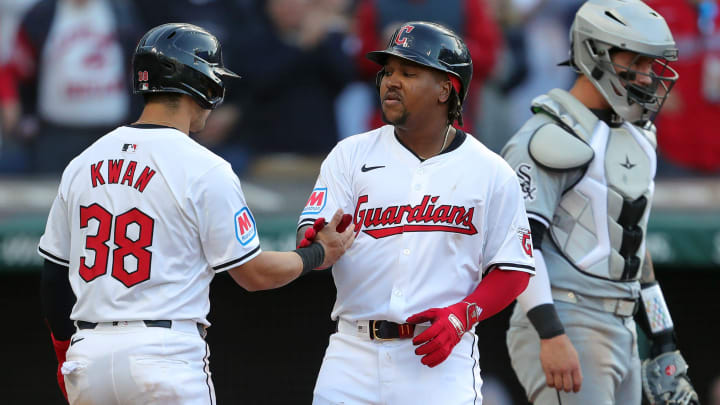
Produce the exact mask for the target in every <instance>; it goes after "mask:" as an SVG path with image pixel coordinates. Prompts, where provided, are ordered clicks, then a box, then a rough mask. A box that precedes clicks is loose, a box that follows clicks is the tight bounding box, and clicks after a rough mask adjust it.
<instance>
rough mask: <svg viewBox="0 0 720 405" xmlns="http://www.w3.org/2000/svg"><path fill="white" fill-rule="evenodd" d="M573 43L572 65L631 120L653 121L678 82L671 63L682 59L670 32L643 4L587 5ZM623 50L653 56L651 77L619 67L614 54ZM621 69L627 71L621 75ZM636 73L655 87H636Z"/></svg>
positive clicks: (610, 0) (603, 1)
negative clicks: (616, 69) (679, 58)
mask: <svg viewBox="0 0 720 405" xmlns="http://www.w3.org/2000/svg"><path fill="white" fill-rule="evenodd" d="M570 42H571V46H570V63H571V64H572V66H573V67H575V69H577V70H578V72H579V73H582V74H584V75H585V76H587V78H588V79H590V81H591V82H592V83H593V85H595V88H597V89H598V91H600V93H602V95H603V97H605V99H606V100H607V101H608V103H610V105H611V106H612V108H613V110H614V111H615V113H617V114H618V115H619V116H621V117H623V118H624V119H626V120H628V121H630V122H638V121H648V120H652V119H653V118H654V117H655V115H656V114H657V113H658V112H659V111H660V108H661V107H662V105H663V103H664V102H665V99H666V98H667V96H668V94H669V93H670V90H671V89H672V87H673V85H674V84H675V81H676V80H677V79H678V74H677V72H675V71H674V70H673V69H672V68H670V66H668V64H667V62H668V61H676V60H677V58H678V49H677V46H676V45H675V40H674V39H673V36H672V33H671V32H670V28H668V26H667V23H666V22H665V19H664V18H663V17H662V16H660V14H658V13H657V12H656V11H654V10H653V9H651V8H650V7H648V6H647V5H646V4H645V3H643V2H642V1H640V0H589V1H587V2H586V3H585V4H583V5H582V7H580V9H579V10H578V12H577V14H576V15H575V20H574V21H573V24H572V28H571V29H570ZM618 50H622V51H630V52H634V53H636V54H637V55H638V56H646V57H650V58H652V59H653V66H652V70H651V72H650V74H649V75H648V74H647V73H643V72H639V71H637V70H635V69H632V65H631V66H619V65H616V64H614V63H613V61H612V58H611V54H612V52H614V51H618ZM635 60H637V57H636V59H635ZM633 63H634V62H633ZM616 67H618V68H621V70H624V71H623V72H621V73H616V71H615V68H616ZM636 75H647V76H649V77H650V79H651V81H652V84H650V85H649V86H640V85H637V84H634V83H631V82H632V81H633V78H634V77H635V76H636Z"/></svg>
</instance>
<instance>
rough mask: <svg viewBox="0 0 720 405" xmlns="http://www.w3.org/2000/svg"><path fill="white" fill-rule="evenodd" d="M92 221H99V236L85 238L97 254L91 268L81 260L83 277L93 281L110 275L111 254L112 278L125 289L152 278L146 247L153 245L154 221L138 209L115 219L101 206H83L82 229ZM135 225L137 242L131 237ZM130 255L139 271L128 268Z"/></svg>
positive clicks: (149, 256) (149, 258)
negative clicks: (127, 262) (130, 232)
mask: <svg viewBox="0 0 720 405" xmlns="http://www.w3.org/2000/svg"><path fill="white" fill-rule="evenodd" d="M91 219H94V220H96V221H97V222H98V228H97V234H95V235H89V236H87V237H86V239H85V249H88V250H93V251H94V252H95V261H94V263H93V264H92V266H88V265H87V262H86V257H85V256H82V257H80V277H82V279H83V280H85V281H87V282H90V281H92V280H94V279H96V278H98V277H100V276H102V275H103V274H105V273H107V267H108V260H109V257H110V254H111V253H112V272H111V275H112V276H113V278H115V279H116V280H118V281H120V282H121V283H123V284H124V285H125V286H126V287H132V286H134V285H135V284H138V283H142V282H143V281H145V280H147V279H149V278H150V262H151V259H152V252H151V251H149V250H148V249H147V248H148V247H150V246H152V238H153V228H154V227H155V220H153V219H152V218H150V217H149V216H147V215H146V214H145V213H143V212H142V211H140V210H139V209H137V208H133V209H131V210H129V211H127V212H125V213H123V214H120V215H118V216H116V217H113V215H112V214H111V213H109V212H108V211H107V210H106V209H105V208H103V207H101V206H100V205H98V204H92V205H90V206H87V207H80V229H84V228H87V227H88V223H89V221H90V220H91ZM113 221H114V222H115V231H114V234H115V235H114V237H113V242H114V243H115V246H117V247H116V248H115V249H113V250H112V252H110V248H109V247H108V245H107V242H108V241H109V240H110V238H111V231H112V228H113V226H112V225H113ZM133 224H134V226H136V227H137V232H136V233H137V237H136V238H135V239H131V238H130V236H129V235H128V233H129V232H128V231H129V229H130V225H133ZM133 233H135V232H133ZM128 256H132V257H134V258H135V261H136V263H137V268H136V269H134V270H128V269H126V268H125V259H126V258H127V257H128Z"/></svg>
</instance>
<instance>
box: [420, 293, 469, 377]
mask: <svg viewBox="0 0 720 405" xmlns="http://www.w3.org/2000/svg"><path fill="white" fill-rule="evenodd" d="M479 316H480V310H478V307H477V305H475V304H471V303H468V302H458V303H457V304H454V305H451V306H449V307H445V308H432V309H428V310H427V311H423V312H420V313H419V314H415V315H413V316H411V317H409V318H408V319H407V321H406V322H407V323H414V324H418V323H422V322H427V321H430V323H431V324H432V325H431V326H430V327H429V328H428V329H427V330H426V331H424V332H423V333H421V334H419V335H417V336H415V338H414V339H413V341H412V342H413V344H414V345H415V346H417V345H422V346H420V347H418V348H417V349H415V354H417V355H419V356H423V358H422V360H421V362H422V364H424V365H426V366H428V367H435V366H437V365H438V364H440V363H442V362H443V361H445V359H447V358H448V356H449V355H450V352H452V349H453V347H455V345H456V344H458V343H459V342H460V338H462V335H463V334H464V333H465V332H467V331H468V330H470V328H472V327H474V326H475V324H476V323H477V321H478V318H479Z"/></svg>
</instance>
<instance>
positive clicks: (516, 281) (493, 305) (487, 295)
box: [463, 269, 530, 321]
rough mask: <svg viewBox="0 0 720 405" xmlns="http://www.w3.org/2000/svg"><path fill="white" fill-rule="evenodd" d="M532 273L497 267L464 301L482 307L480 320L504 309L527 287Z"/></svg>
mask: <svg viewBox="0 0 720 405" xmlns="http://www.w3.org/2000/svg"><path fill="white" fill-rule="evenodd" d="M529 280H530V274H529V273H526V272H523V271H514V270H502V269H495V270H493V271H491V272H490V274H488V275H487V276H485V277H484V278H483V279H482V281H481V282H480V284H479V285H478V287H477V288H476V289H475V291H473V292H472V293H471V294H470V295H468V296H467V297H465V299H464V300H463V301H465V302H469V303H475V304H477V306H478V308H480V309H482V312H481V313H480V318H479V320H480V321H482V320H483V319H487V318H490V317H491V316H493V315H495V314H497V313H498V312H500V311H502V310H503V309H504V308H505V307H507V306H508V305H510V303H512V302H513V300H515V298H517V296H518V295H519V294H520V293H521V292H523V290H524V289H525V288H526V287H527V285H528V281H529Z"/></svg>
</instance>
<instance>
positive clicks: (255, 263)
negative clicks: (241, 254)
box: [230, 251, 303, 291]
mask: <svg viewBox="0 0 720 405" xmlns="http://www.w3.org/2000/svg"><path fill="white" fill-rule="evenodd" d="M302 270H303V261H302V258H301V257H300V255H298V254H297V253H295V252H266V251H263V252H261V253H260V254H259V255H258V256H257V257H255V258H254V259H252V260H250V261H249V262H247V263H245V264H243V265H242V266H238V267H235V268H234V269H231V270H230V275H231V276H232V278H233V279H234V280H235V282H236V283H238V284H239V285H240V286H241V287H243V288H244V289H246V290H248V291H258V290H269V289H273V288H278V287H282V286H284V285H286V284H288V283H289V282H291V281H293V280H295V279H296V278H298V277H299V276H300V274H301V273H302Z"/></svg>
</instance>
